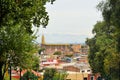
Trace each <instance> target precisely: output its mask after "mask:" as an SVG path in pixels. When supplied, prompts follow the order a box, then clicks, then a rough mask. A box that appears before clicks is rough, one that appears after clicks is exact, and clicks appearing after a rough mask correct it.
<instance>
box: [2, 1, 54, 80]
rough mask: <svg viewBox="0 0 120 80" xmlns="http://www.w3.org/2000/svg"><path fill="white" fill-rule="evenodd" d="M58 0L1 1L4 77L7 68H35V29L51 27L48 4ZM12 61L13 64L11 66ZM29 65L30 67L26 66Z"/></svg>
mask: <svg viewBox="0 0 120 80" xmlns="http://www.w3.org/2000/svg"><path fill="white" fill-rule="evenodd" d="M53 1H54V0H34V1H33V0H24V1H23V0H12V1H11V0H0V6H1V7H0V78H1V80H3V78H4V73H5V71H6V70H7V69H8V67H7V65H8V66H10V65H12V66H19V67H23V68H28V67H31V66H33V65H30V64H32V63H34V59H35V58H34V57H33V52H35V50H34V49H35V48H36V47H35V45H34V43H33V40H34V39H35V37H36V36H35V35H34V34H32V33H33V31H32V27H33V26H35V27H36V26H37V27H39V26H41V25H42V26H43V27H45V26H46V25H47V24H48V20H49V16H48V13H47V12H46V8H45V5H46V3H47V2H51V3H53ZM11 62H12V64H10V63H11ZM26 63H27V64H26Z"/></svg>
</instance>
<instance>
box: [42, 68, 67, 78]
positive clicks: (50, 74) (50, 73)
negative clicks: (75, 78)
mask: <svg viewBox="0 0 120 80" xmlns="http://www.w3.org/2000/svg"><path fill="white" fill-rule="evenodd" d="M66 77H67V73H66V72H64V71H63V72H59V71H57V70H56V69H53V68H51V69H46V70H45V73H44V75H43V80H66Z"/></svg>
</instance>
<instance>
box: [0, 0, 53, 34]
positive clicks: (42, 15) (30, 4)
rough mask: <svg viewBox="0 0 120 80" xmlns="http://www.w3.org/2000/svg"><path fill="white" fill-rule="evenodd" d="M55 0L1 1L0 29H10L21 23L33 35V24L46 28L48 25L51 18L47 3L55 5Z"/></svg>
mask: <svg viewBox="0 0 120 80" xmlns="http://www.w3.org/2000/svg"><path fill="white" fill-rule="evenodd" d="M54 1H55V0H34V1H33V0H12V1H11V0H1V1H0V6H1V7H0V28H1V27H4V26H6V27H10V26H8V25H9V23H10V22H11V24H10V25H11V26H12V25H16V24H18V23H19V22H20V23H21V25H22V26H24V27H25V28H26V31H27V32H29V33H32V30H31V28H32V24H33V25H34V26H37V27H39V26H40V25H43V27H45V26H46V25H47V24H48V20H49V16H48V13H47V12H46V8H45V5H46V3H47V2H51V3H53V2H54Z"/></svg>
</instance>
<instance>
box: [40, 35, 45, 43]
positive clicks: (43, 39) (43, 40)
mask: <svg viewBox="0 0 120 80" xmlns="http://www.w3.org/2000/svg"><path fill="white" fill-rule="evenodd" d="M41 41H42V42H41V44H45V37H44V35H42V40H41Z"/></svg>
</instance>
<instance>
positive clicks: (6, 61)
mask: <svg viewBox="0 0 120 80" xmlns="http://www.w3.org/2000/svg"><path fill="white" fill-rule="evenodd" d="M0 29H1V30H0V39H1V43H0V77H1V79H3V77H4V73H5V71H6V70H7V68H8V67H9V66H19V67H23V68H28V67H31V66H32V65H31V64H32V63H34V60H32V59H34V57H35V56H33V52H35V48H36V47H35V45H34V43H33V42H32V41H33V39H34V36H30V35H29V34H28V33H27V32H26V30H25V29H24V28H20V26H19V25H16V26H13V27H3V28H0ZM26 63H27V65H26Z"/></svg>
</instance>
